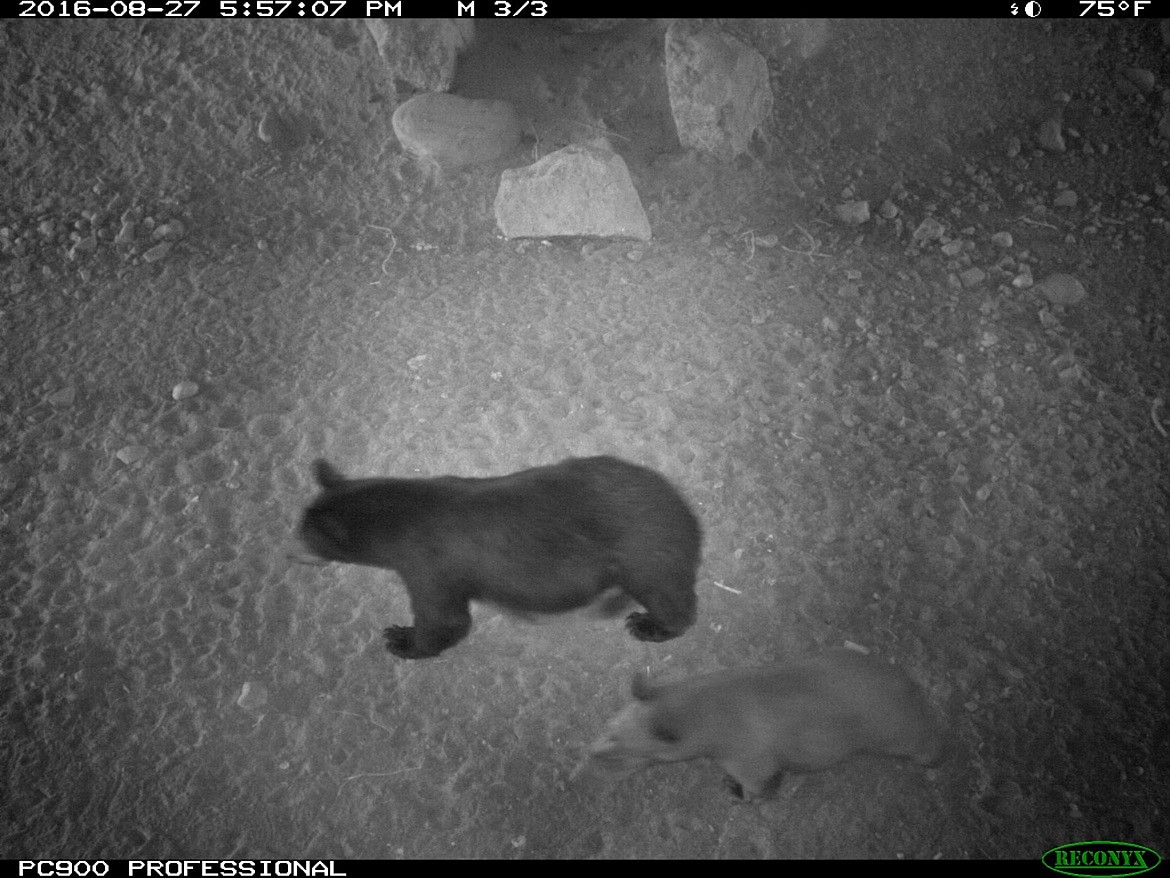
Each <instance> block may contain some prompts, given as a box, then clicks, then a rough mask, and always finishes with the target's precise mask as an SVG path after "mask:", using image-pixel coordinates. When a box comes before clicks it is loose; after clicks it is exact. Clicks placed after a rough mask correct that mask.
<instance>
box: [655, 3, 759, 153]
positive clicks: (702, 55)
mask: <svg viewBox="0 0 1170 878" xmlns="http://www.w3.org/2000/svg"><path fill="white" fill-rule="evenodd" d="M666 84H667V88H668V89H669V91H670V109H671V112H672V114H673V115H674V122H675V126H676V127H677V128H678V139H679V142H680V143H682V145H683V146H686V147H693V148H695V149H698V150H700V151H702V152H705V153H709V154H711V155H713V156H716V157H718V158H721V159H732V158H735V157H736V156H737V155H739V154H740V153H742V152H743V151H744V150H746V149H747V145H748V142H749V141H750V140H751V137H752V133H753V132H754V131H755V130H756V128H757V127H759V125H760V123H762V122H763V121H764V120H765V119H767V117H768V114H769V113H770V112H771V110H772V89H771V86H770V83H769V81H768V63H767V61H765V60H764V56H763V55H761V54H760V53H759V52H757V51H756V50H755V49H753V48H751V47H750V46H748V45H746V44H744V43H742V42H740V41H739V40H737V39H736V38H735V37H733V36H730V35H729V34H726V33H723V32H722V31H720V30H719V29H718V28H715V27H711V26H708V25H705V24H702V23H700V22H696V21H694V20H690V19H679V20H677V21H675V22H674V23H673V24H671V26H670V28H669V29H668V30H667V32H666Z"/></svg>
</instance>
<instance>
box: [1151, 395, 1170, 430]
mask: <svg viewBox="0 0 1170 878" xmlns="http://www.w3.org/2000/svg"><path fill="white" fill-rule="evenodd" d="M1163 405H1165V403H1164V402H1163V401H1162V397H1160V396H1156V397H1154V401H1153V403H1151V404H1150V420H1151V421H1153V422H1154V428H1155V429H1156V430H1157V431H1158V432H1159V433H1161V434H1162V438H1163V439H1170V436H1168V435H1167V434H1166V428H1165V427H1163V426H1162V422H1161V421H1159V420H1158V409H1160V408H1161V407H1162V406H1163Z"/></svg>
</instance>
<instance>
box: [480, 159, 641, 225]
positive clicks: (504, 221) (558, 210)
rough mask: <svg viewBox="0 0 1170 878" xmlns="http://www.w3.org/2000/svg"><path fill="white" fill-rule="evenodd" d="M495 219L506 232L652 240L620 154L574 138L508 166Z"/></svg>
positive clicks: (500, 190) (498, 196) (498, 198)
mask: <svg viewBox="0 0 1170 878" xmlns="http://www.w3.org/2000/svg"><path fill="white" fill-rule="evenodd" d="M495 211H496V224H497V225H498V226H499V227H500V231H501V232H503V233H504V236H505V237H507V238H550V237H556V236H563V235H594V236H602V237H620V238H637V239H638V240H642V241H648V240H650V221H649V220H648V219H646V212H645V211H644V210H643V209H642V202H641V200H640V199H639V198H638V193H637V192H636V191H635V190H634V184H633V182H632V181H631V180H630V172H629V171H628V170H627V169H626V163H625V162H624V161H622V159H621V156H619V155H617V154H616V153H612V152H609V151H607V150H603V149H596V148H594V147H590V146H584V145H580V144H575V145H572V146H567V147H565V148H564V149H559V150H557V151H556V152H554V153H550V154H549V155H547V156H545V157H544V158H542V159H541V160H540V161H538V162H536V164H533V165H529V166H528V167H526V168H515V169H513V170H507V171H504V172H503V174H502V175H501V177H500V188H499V191H498V192H497V193H496V204H495Z"/></svg>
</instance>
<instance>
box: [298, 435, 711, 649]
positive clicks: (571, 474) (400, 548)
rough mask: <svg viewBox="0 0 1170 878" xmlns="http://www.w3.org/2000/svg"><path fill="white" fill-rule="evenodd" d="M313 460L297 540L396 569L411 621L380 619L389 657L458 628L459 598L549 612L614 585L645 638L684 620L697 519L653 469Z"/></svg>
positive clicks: (601, 595) (440, 645)
mask: <svg viewBox="0 0 1170 878" xmlns="http://www.w3.org/2000/svg"><path fill="white" fill-rule="evenodd" d="M313 466H314V471H315V473H316V477H317V482H318V483H319V484H320V486H321V489H322V492H321V494H320V496H318V497H317V498H316V499H315V500H314V501H313V503H312V504H311V505H310V506H309V507H308V509H306V510H305V514H304V518H303V519H302V521H301V526H300V537H301V540H302V541H303V542H304V544H305V545H306V546H307V547H308V549H309V550H310V551H311V552H312V553H313V554H314V555H315V556H317V557H318V558H321V559H324V560H325V561H342V562H345V563H350V564H364V565H367V566H370V567H382V568H386V569H390V570H394V571H396V572H397V573H398V575H399V576H400V577H401V578H402V581H403V583H404V584H405V585H406V590H407V592H408V593H409V595H410V606H411V611H412V612H413V614H414V625H413V627H406V626H401V625H393V626H391V627H389V628H387V629H386V631H385V634H386V646H387V648H388V649H389V650H390V652H392V653H394V654H395V655H397V656H401V657H402V658H428V657H430V656H436V655H438V654H439V653H441V652H443V650H445V649H448V648H449V647H451V646H454V645H455V644H456V643H458V642H459V641H460V640H462V639H463V638H464V637H466V636H467V632H468V631H469V630H470V628H471V613H470V609H469V602H470V601H486V602H488V603H492V604H496V605H498V606H500V607H502V608H504V609H505V610H510V611H513V612H515V613H519V614H533V613H560V612H565V611H567V610H572V609H576V608H578V607H584V606H586V605H588V604H592V603H594V602H599V603H604V604H608V605H610V606H613V605H614V602H613V597H614V596H615V594H617V593H618V592H620V593H621V594H617V596H618V597H622V596H623V595H624V596H626V597H628V598H629V599H632V600H633V601H636V602H637V603H639V604H641V605H642V607H643V608H644V609H645V612H642V613H632V614H631V615H630V616H629V617H628V619H627V620H626V627H627V628H628V629H629V631H630V633H631V634H632V635H633V636H634V637H636V638H638V639H639V640H650V641H661V640H670V639H671V638H673V637H678V636H679V635H680V634H682V633H683V632H684V631H686V629H687V628H689V627H690V625H691V624H692V623H693V622H694V621H695V573H696V570H697V569H698V566H699V549H700V543H701V539H702V535H701V532H700V529H699V523H698V521H697V520H696V518H695V516H694V514H693V513H692V512H691V510H690V507H689V506H687V503H686V501H685V500H683V498H682V496H681V495H680V494H679V493H678V491H676V490H675V489H674V487H672V486H671V484H670V483H669V482H668V481H667V480H666V479H665V478H663V477H662V476H661V475H659V474H658V473H656V472H654V471H653V470H649V469H646V468H645V467H641V466H636V465H635V464H632V463H627V462H625V461H622V460H618V459H616V458H613V457H587V458H571V459H569V460H565V461H562V462H561V463H558V464H554V465H552V466H541V467H535V468H533V469H527V470H523V471H521V472H518V473H513V474H512V475H508V476H500V477H497V478H487V479H469V478H459V477H456V476H442V477H439V478H432V479H380V478H373V479H347V478H345V477H344V476H342V475H341V474H340V473H338V472H337V471H336V470H335V469H333V467H331V466H330V465H329V464H328V463H326V462H325V461H323V460H318V461H316V462H315V463H314V465H313Z"/></svg>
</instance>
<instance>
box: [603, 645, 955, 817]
mask: <svg viewBox="0 0 1170 878" xmlns="http://www.w3.org/2000/svg"><path fill="white" fill-rule="evenodd" d="M633 695H634V701H633V702H632V703H630V704H628V705H627V706H626V707H625V708H624V709H623V710H622V711H621V712H620V713H618V714H617V716H615V717H614V718H613V719H612V720H610V723H609V725H608V726H607V728H606V730H605V733H604V734H603V735H602V736H601V738H600V739H598V740H597V741H596V742H595V743H594V744H593V745H592V747H591V748H590V750H589V756H590V757H591V758H592V759H593V760H595V761H597V762H598V763H599V764H600V765H602V766H603V767H604V768H608V769H611V770H614V771H616V772H619V773H621V774H628V773H630V772H632V771H635V770H637V769H640V768H644V767H645V766H647V765H652V764H654V763H658V762H679V761H682V760H686V759H697V758H699V757H704V756H705V757H707V758H710V759H713V760H715V761H716V762H717V763H719V765H720V766H721V767H722V768H723V770H724V771H725V772H727V779H728V782H729V786H730V787H731V790H732V792H733V793H734V794H735V795H737V796H738V797H740V798H746V799H749V800H750V799H754V798H764V797H767V796H768V795H769V794H771V793H772V792H774V791H775V789H776V788H777V786H778V785H779V783H780V780H781V778H782V776H783V773H784V771H785V770H792V771H816V770H818V769H821V768H827V767H828V766H830V765H833V764H834V763H837V762H840V761H841V760H843V759H846V758H848V757H849V756H851V755H853V754H854V753H863V752H864V753H876V754H879V755H884V756H900V757H906V758H909V759H913V760H914V761H916V762H918V763H919V764H921V765H930V764H933V763H934V762H936V761H937V760H938V759H939V757H940V756H941V754H942V740H943V739H942V735H941V733H940V730H939V726H938V724H937V723H936V722H935V718H934V716H933V715H932V714H931V712H930V709H929V708H928V707H927V704H926V699H925V698H924V697H923V695H922V692H921V691H920V690H919V689H918V687H917V686H915V685H914V683H913V682H911V680H910V678H909V677H908V676H906V674H905V673H904V672H902V671H900V670H898V669H897V668H895V667H893V666H892V665H889V664H887V663H886V662H884V661H881V660H879V659H876V658H873V657H870V656H868V655H864V654H862V653H859V652H856V651H850V650H840V651H835V652H829V653H825V654H824V655H820V656H816V657H813V658H809V659H805V660H803V661H797V662H792V663H790V664H783V665H776V666H774V667H765V668H749V669H743V670H736V671H719V672H716V673H713V674H706V675H704V676H700V677H695V678H693V679H690V680H685V681H683V682H681V683H667V684H654V683H651V682H650V681H649V680H647V679H646V678H645V677H643V676H641V675H639V676H637V677H635V678H634V685H633Z"/></svg>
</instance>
